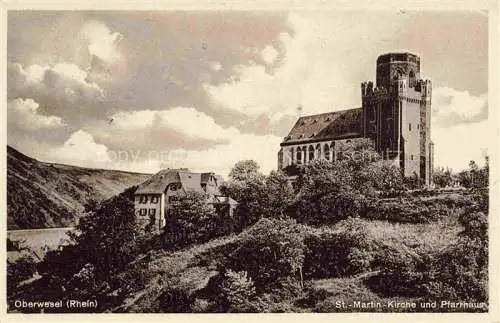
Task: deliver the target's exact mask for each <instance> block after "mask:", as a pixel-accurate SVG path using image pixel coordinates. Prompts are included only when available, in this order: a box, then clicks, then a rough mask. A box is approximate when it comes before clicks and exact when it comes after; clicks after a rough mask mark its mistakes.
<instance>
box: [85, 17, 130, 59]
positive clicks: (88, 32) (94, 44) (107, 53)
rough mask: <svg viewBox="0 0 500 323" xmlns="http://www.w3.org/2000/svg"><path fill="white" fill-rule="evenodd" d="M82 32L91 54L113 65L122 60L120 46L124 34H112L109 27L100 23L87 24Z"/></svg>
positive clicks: (90, 22)
mask: <svg viewBox="0 0 500 323" xmlns="http://www.w3.org/2000/svg"><path fill="white" fill-rule="evenodd" d="M81 32H82V35H83V36H84V37H85V38H86V39H87V41H88V42H89V44H88V50H89V52H90V54H92V55H94V56H96V57H98V58H99V59H101V60H103V61H105V62H108V63H113V62H115V61H117V60H119V59H120V58H121V54H120V52H119V50H118V44H119V43H120V41H121V40H122V39H123V35H122V34H120V33H118V32H111V30H110V29H109V28H108V26H106V25H105V24H103V23H101V22H98V21H89V22H87V23H85V24H84V25H83V27H82V31H81Z"/></svg>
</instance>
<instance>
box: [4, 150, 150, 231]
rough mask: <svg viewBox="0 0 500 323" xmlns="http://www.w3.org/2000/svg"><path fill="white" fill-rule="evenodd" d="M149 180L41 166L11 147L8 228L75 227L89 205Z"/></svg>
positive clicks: (111, 172) (118, 173)
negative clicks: (86, 205)
mask: <svg viewBox="0 0 500 323" xmlns="http://www.w3.org/2000/svg"><path fill="white" fill-rule="evenodd" d="M148 177H149V174H139V173H129V172H123V171H116V170H105V169H90V168H83V167H76V166H69V165H61V164H52V163H45V162H40V161H38V160H36V159H33V158H30V157H28V156H26V155H24V154H22V153H20V152H19V151H17V150H15V149H14V148H12V147H9V146H7V223H8V227H7V228H8V229H9V230H15V229H37V228H48V227H65V226H71V225H73V224H74V223H75V221H76V219H77V218H78V216H79V215H81V214H82V212H83V211H84V205H85V204H87V203H88V202H89V201H92V200H94V201H102V200H104V199H108V198H109V197H111V196H113V195H115V194H118V193H120V192H122V191H123V190H124V189H125V188H127V187H129V186H132V185H137V184H139V183H141V182H143V181H144V180H146V179H147V178H148Z"/></svg>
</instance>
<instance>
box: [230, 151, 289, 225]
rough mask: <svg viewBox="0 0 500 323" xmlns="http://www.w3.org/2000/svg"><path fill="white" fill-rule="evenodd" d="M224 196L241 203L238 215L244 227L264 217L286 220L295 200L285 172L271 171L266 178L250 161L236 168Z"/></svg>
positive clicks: (232, 171)
mask: <svg viewBox="0 0 500 323" xmlns="http://www.w3.org/2000/svg"><path fill="white" fill-rule="evenodd" d="M221 192H222V194H224V195H227V196H230V197H232V198H233V199H234V200H236V201H238V203H239V205H238V208H237V214H238V217H239V218H240V219H242V224H241V226H242V227H246V226H248V225H250V224H253V223H255V222H257V221H258V220H259V219H260V218H262V217H276V216H277V217H283V216H285V215H286V214H287V210H288V208H289V207H290V205H291V204H292V203H293V200H294V198H295V194H294V192H293V188H292V186H291V185H290V183H289V182H288V180H287V177H286V176H285V174H284V173H283V172H281V171H272V172H271V173H270V174H269V176H265V175H264V174H262V173H261V172H259V166H258V165H257V163H256V162H254V161H249V160H247V161H241V162H238V163H236V164H235V166H234V167H233V169H232V170H231V172H230V174H229V181H227V182H225V183H224V185H223V186H222V188H221Z"/></svg>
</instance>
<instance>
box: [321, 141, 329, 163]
mask: <svg viewBox="0 0 500 323" xmlns="http://www.w3.org/2000/svg"><path fill="white" fill-rule="evenodd" d="M323 155H324V156H325V159H326V160H330V147H328V145H327V144H325V145H324V146H323Z"/></svg>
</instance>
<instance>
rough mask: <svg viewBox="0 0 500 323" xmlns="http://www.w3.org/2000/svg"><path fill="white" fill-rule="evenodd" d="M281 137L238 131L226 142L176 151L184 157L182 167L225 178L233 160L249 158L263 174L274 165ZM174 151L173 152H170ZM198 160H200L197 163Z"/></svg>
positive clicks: (275, 166) (275, 165)
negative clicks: (208, 172)
mask: <svg viewBox="0 0 500 323" xmlns="http://www.w3.org/2000/svg"><path fill="white" fill-rule="evenodd" d="M281 139H282V138H281V137H277V136H273V135H265V136H257V135H252V134H240V135H238V136H235V137H233V138H232V139H231V141H230V142H229V143H227V144H220V145H217V146H215V147H213V148H210V149H205V150H198V151H185V150H180V151H178V154H179V155H180V156H184V159H183V160H182V165H183V167H188V168H190V169H192V170H194V171H208V170H211V171H214V172H216V173H218V174H221V175H223V176H226V177H227V175H228V173H229V171H230V170H231V168H232V167H233V166H234V164H235V163H236V162H238V161H240V160H246V159H252V160H255V161H256V162H257V163H258V164H259V165H260V166H261V170H262V171H263V172H264V173H268V172H269V171H271V170H272V169H276V168H277V163H278V162H277V160H278V159H277V158H278V157H277V154H278V151H279V143H280V142H281ZM176 152H177V151H173V153H176ZM200 161H203V162H201V163H200ZM173 165H174V166H175V165H176V164H173ZM177 165H179V163H178V164H177Z"/></svg>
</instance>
